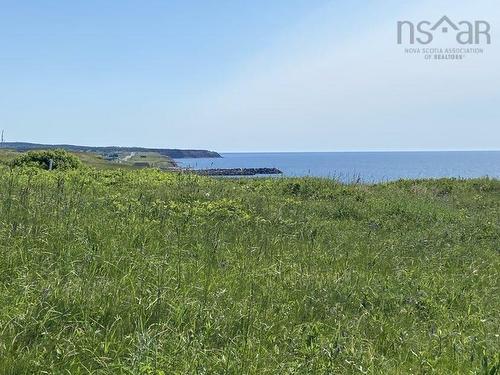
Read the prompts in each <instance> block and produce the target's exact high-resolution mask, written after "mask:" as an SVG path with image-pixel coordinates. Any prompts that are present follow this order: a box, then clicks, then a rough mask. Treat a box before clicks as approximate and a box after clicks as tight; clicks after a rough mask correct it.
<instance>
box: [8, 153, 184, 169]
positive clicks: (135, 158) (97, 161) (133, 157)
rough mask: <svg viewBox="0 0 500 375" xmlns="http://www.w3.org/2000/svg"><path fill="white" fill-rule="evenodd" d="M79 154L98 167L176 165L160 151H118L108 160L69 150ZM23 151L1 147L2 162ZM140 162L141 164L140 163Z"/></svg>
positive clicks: (158, 166) (118, 167) (82, 159)
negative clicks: (114, 157) (112, 158)
mask: <svg viewBox="0 0 500 375" xmlns="http://www.w3.org/2000/svg"><path fill="white" fill-rule="evenodd" d="M69 153H70V154H71V155H75V156H77V157H78V158H79V159H80V160H81V161H82V162H83V163H84V164H85V165H86V166H88V167H92V168H96V169H127V170H132V169H141V168H144V167H154V168H160V169H170V168H173V167H175V163H174V162H173V161H172V159H170V158H169V157H168V156H164V155H160V154H159V153H158V152H135V153H116V155H117V158H116V159H115V160H107V159H106V158H105V157H104V155H101V154H98V153H95V152H78V151H72V152H69ZM22 154H23V153H22V152H17V151H15V150H9V149H0V164H1V163H3V164H8V163H9V162H10V161H12V160H13V159H15V158H16V157H17V156H19V155H22ZM138 163H139V164H138Z"/></svg>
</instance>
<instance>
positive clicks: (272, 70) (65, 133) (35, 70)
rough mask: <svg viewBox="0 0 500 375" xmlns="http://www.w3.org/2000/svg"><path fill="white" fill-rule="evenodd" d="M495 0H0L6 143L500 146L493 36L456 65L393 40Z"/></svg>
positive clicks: (0, 113) (499, 61)
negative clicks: (403, 27)
mask: <svg viewBox="0 0 500 375" xmlns="http://www.w3.org/2000/svg"><path fill="white" fill-rule="evenodd" d="M443 14H447V15H449V16H450V17H452V18H454V19H460V20H462V19H472V20H475V19H486V20H488V21H489V22H490V23H491V24H492V27H493V31H495V26H496V25H498V24H499V23H498V21H500V4H498V1H493V0H491V1H489V0H478V1H476V2H474V3H473V4H471V3H470V2H466V1H463V2H457V1H451V0H433V1H430V0H428V1H425V0H424V1H406V2H402V1H394V0H389V1H381V0H375V1H359V0H354V1H349V2H347V1H344V2H340V1H326V0H273V1H257V0H254V1H242V0H239V1H235V0H232V1H222V0H219V1H211V2H209V1H174V0H172V1H166V0H163V1H130V0H107V1H97V0H87V1H73V2H69V1H62V0H60V1H54V0H47V1H43V2H41V1H34V0H31V1H23V0H17V1H5V0H0V45H1V48H2V49H1V50H0V128H2V129H5V134H6V138H7V140H9V141H31V142H40V143H72V144H85V145H122V146H125V145H130V146H132V145H137V146H148V147H178V148H207V149H214V150H218V151H336V150H339V151H346V150H426V149H429V150H436V149H442V150H447V149H500V106H499V105H498V103H500V89H499V87H500V72H499V69H498V66H500V52H499V45H500V44H499V43H500V40H499V41H497V40H496V35H495V33H494V32H493V43H492V45H490V46H487V47H486V48H485V49H486V51H485V54H484V55H482V56H471V57H468V58H467V59H466V60H465V61H463V62H460V63H456V62H425V61H423V59H422V58H420V57H416V56H406V55H405V54H404V53H403V51H402V47H401V46H398V45H397V44H396V34H395V28H396V26H395V25H396V22H397V21H398V20H401V19H410V20H420V19H431V20H434V19H436V20H437V19H438V18H439V17H440V16H442V15H443Z"/></svg>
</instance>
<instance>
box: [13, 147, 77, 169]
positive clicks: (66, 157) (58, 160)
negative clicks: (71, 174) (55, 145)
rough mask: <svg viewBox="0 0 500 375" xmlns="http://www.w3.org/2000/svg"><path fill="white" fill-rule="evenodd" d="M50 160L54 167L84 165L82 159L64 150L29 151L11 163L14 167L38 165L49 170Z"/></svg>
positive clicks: (67, 167)
mask: <svg viewBox="0 0 500 375" xmlns="http://www.w3.org/2000/svg"><path fill="white" fill-rule="evenodd" d="M50 160H52V169H59V170H68V169H77V168H80V167H81V166H82V165H83V164H82V162H81V161H80V159H78V158H77V157H76V156H74V155H71V154H70V153H68V152H66V151H64V150H41V151H29V152H27V153H24V154H22V155H20V156H18V157H17V158H15V159H14V160H12V162H11V165H12V166H13V167H36V168H41V169H46V170H48V169H49V166H50Z"/></svg>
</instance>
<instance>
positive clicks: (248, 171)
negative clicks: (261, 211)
mask: <svg viewBox="0 0 500 375" xmlns="http://www.w3.org/2000/svg"><path fill="white" fill-rule="evenodd" d="M193 172H194V173H196V174H199V175H202V176H257V175H277V174H282V173H283V172H281V171H280V170H279V169H278V168H216V169H200V170H196V171H193Z"/></svg>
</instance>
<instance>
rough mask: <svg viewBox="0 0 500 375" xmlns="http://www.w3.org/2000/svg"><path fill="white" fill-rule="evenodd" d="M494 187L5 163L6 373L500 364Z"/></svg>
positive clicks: (0, 329) (0, 293) (382, 369)
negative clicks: (26, 166)
mask: <svg viewBox="0 0 500 375" xmlns="http://www.w3.org/2000/svg"><path fill="white" fill-rule="evenodd" d="M499 215H500V182H499V181H495V180H488V179H479V180H470V181H460V180H439V181H400V182H396V183H387V184H380V185H374V186H367V185H349V186H346V185H342V184H339V183H336V182H334V181H326V180H320V179H245V180H216V179H210V178H203V177H196V176H194V175H181V174H167V173H161V172H158V171H154V170H143V171H101V172H97V171H93V170H83V171H69V172H57V171H56V172H52V173H49V172H43V171H36V170H31V171H27V170H22V169H12V170H9V169H7V168H4V169H0V373H2V374H24V373H29V374H31V373H46V374H88V373H96V374H157V375H159V374H185V373H190V374H195V373H198V374H217V373H219V374H224V373H230V374H247V373H248V374H287V373H288V374H339V373H346V374H350V373H352V374H428V373H429V374H430V373H436V374H496V373H498V369H499V359H500V358H499V349H500V338H499V334H500V300H499V296H500V290H499V286H500V285H499V271H500V254H499V250H500V228H499Z"/></svg>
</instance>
